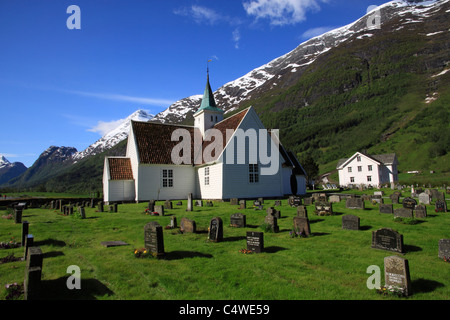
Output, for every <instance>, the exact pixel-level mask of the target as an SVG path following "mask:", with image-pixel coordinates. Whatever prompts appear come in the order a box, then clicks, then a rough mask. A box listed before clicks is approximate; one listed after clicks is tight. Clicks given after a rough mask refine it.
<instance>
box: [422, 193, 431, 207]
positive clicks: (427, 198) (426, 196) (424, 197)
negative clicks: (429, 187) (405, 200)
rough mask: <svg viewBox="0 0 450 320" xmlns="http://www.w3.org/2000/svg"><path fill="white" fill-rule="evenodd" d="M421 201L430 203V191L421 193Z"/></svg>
mask: <svg viewBox="0 0 450 320" xmlns="http://www.w3.org/2000/svg"><path fill="white" fill-rule="evenodd" d="M419 203H420V204H430V203H431V199H430V195H429V194H428V193H425V192H422V193H420V194H419Z"/></svg>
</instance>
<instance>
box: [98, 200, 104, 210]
mask: <svg viewBox="0 0 450 320" xmlns="http://www.w3.org/2000/svg"><path fill="white" fill-rule="evenodd" d="M98 212H103V202H101V201H100V202H99V203H98Z"/></svg>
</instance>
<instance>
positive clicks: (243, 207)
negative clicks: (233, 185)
mask: <svg viewBox="0 0 450 320" xmlns="http://www.w3.org/2000/svg"><path fill="white" fill-rule="evenodd" d="M245 208H246V201H245V200H241V201H239V209H241V210H242V209H245Z"/></svg>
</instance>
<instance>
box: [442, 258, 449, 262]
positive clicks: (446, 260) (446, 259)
mask: <svg viewBox="0 0 450 320" xmlns="http://www.w3.org/2000/svg"><path fill="white" fill-rule="evenodd" d="M442 260H444V261H445V262H450V257H444V258H443V259H442Z"/></svg>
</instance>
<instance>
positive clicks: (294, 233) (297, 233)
mask: <svg viewBox="0 0 450 320" xmlns="http://www.w3.org/2000/svg"><path fill="white" fill-rule="evenodd" d="M289 236H290V237H291V238H306V237H305V235H304V234H303V232H301V231H300V230H299V229H297V228H293V229H292V230H291V231H290V232H289Z"/></svg>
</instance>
